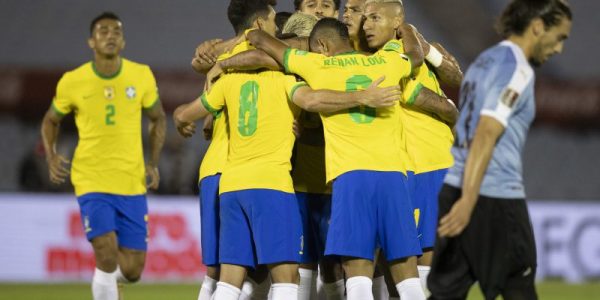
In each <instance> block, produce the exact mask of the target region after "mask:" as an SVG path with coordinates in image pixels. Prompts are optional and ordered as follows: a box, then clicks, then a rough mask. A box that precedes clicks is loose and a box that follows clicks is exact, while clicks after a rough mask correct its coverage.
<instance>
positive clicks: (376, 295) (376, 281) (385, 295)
mask: <svg viewBox="0 0 600 300" xmlns="http://www.w3.org/2000/svg"><path fill="white" fill-rule="evenodd" d="M389 298H390V292H389V291H388V288H387V284H386V283H385V277H383V275H382V276H379V277H375V278H373V299H375V300H388V299H389Z"/></svg>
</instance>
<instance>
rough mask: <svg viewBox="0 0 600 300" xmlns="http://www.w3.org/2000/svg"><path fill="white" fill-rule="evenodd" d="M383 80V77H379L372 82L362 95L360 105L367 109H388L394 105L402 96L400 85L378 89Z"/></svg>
mask: <svg viewBox="0 0 600 300" xmlns="http://www.w3.org/2000/svg"><path fill="white" fill-rule="evenodd" d="M384 80H385V76H381V77H380V78H379V79H377V80H375V81H373V83H371V85H370V86H369V87H368V88H367V89H366V90H364V91H361V92H360V93H362V94H363V95H362V98H361V99H362V100H361V102H362V104H363V105H366V106H369V107H375V108H377V107H390V106H393V105H395V104H396V102H397V101H398V100H400V97H401V96H402V89H401V88H400V85H394V86H390V87H386V88H380V87H379V84H381V83H382V82H383V81H384Z"/></svg>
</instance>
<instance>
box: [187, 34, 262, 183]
mask: <svg viewBox="0 0 600 300" xmlns="http://www.w3.org/2000/svg"><path fill="white" fill-rule="evenodd" d="M250 49H252V47H251V46H250V44H249V43H248V42H244V43H240V44H238V45H236V46H235V47H234V48H233V49H231V50H230V51H229V52H225V53H223V54H221V55H220V56H219V57H218V58H217V60H219V61H220V60H225V59H227V58H230V57H232V56H234V55H236V54H238V53H240V52H244V51H247V50H250ZM214 117H215V119H214V124H213V132H212V140H211V141H210V145H209V146H208V150H206V153H205V154H204V158H202V163H201V164H200V170H199V175H198V181H200V180H202V179H203V178H204V177H207V176H211V175H215V174H218V173H222V172H223V169H224V168H225V163H226V162H227V155H228V152H229V132H228V126H227V118H226V117H225V115H224V114H223V113H222V112H221V111H220V112H218V113H216V114H215V115H214Z"/></svg>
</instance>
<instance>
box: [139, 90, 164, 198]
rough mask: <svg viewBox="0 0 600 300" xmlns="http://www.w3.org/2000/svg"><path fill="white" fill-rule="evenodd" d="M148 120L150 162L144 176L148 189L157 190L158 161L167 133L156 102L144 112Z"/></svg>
mask: <svg viewBox="0 0 600 300" xmlns="http://www.w3.org/2000/svg"><path fill="white" fill-rule="evenodd" d="M144 113H145V114H146V116H148V119H149V120H150V123H149V124H148V131H149V133H150V161H149V162H148V163H147V165H146V174H147V175H148V177H149V178H150V182H149V183H148V188H151V189H154V190H156V189H158V184H159V182H160V174H159V173H158V161H159V159H160V153H161V151H162V148H163V145H164V143H165V135H166V132H167V119H166V117H165V111H164V110H163V107H162V104H161V103H160V102H158V101H157V103H155V104H154V105H153V106H152V107H151V108H149V109H146V110H144Z"/></svg>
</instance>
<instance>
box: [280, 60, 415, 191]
mask: <svg viewBox="0 0 600 300" xmlns="http://www.w3.org/2000/svg"><path fill="white" fill-rule="evenodd" d="M285 67H286V68H287V70H288V71H291V72H293V73H296V74H298V75H300V76H302V77H303V78H304V79H305V80H306V81H307V83H308V84H309V85H310V86H311V88H313V89H331V90H337V91H348V92H350V91H357V90H363V89H366V88H368V87H369V85H370V84H371V83H372V82H373V81H375V80H377V79H379V78H380V77H382V76H384V75H385V76H386V78H385V80H384V81H383V82H382V83H381V84H380V85H379V86H380V87H389V86H393V85H397V84H399V82H400V80H401V79H402V78H404V77H406V76H408V74H409V73H410V64H409V62H408V60H407V59H406V58H405V57H402V56H400V54H399V53H397V52H395V51H379V52H377V53H375V54H374V55H366V54H363V53H359V52H356V51H353V52H349V53H344V54H340V55H335V56H330V57H326V56H324V55H320V54H316V53H307V52H304V51H301V50H294V49H290V50H288V52H287V54H286V66H285ZM399 110H400V106H399V105H395V106H392V107H389V108H378V109H375V108H371V107H363V106H360V107H355V108H351V109H348V110H344V111H340V112H336V113H322V114H321V117H322V119H323V125H324V132H325V141H326V148H325V151H326V170H327V180H328V181H331V180H333V179H334V178H336V177H337V176H339V175H341V174H343V173H345V172H348V171H351V170H374V171H399V172H404V171H405V170H406V165H405V163H406V160H407V158H406V157H401V156H402V153H401V151H400V150H399V149H400V145H401V144H402V141H400V138H401V135H400V134H399V133H398V132H399V130H401V124H400V122H398V118H399V115H398V114H399Z"/></svg>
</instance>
